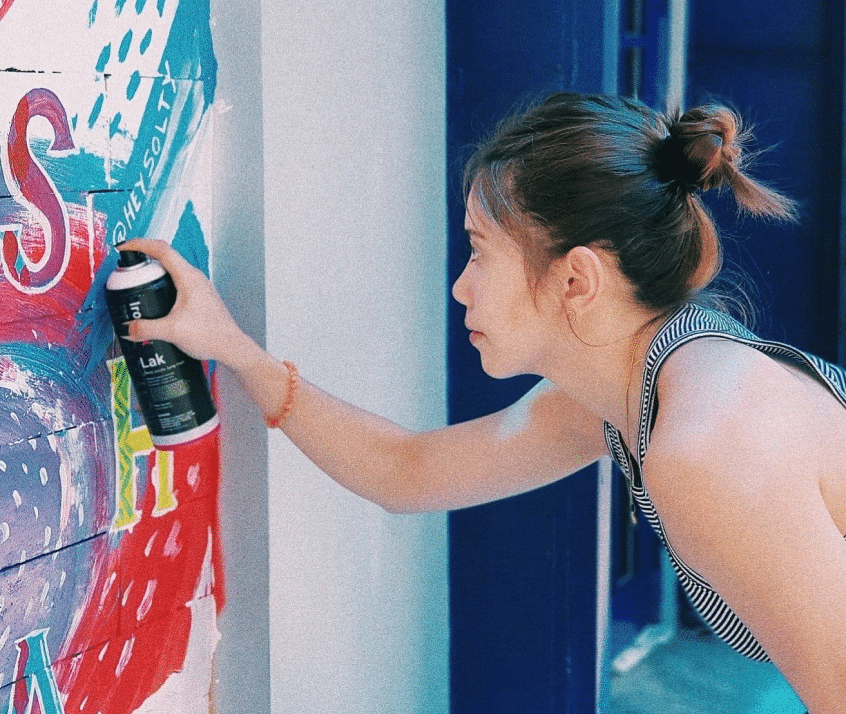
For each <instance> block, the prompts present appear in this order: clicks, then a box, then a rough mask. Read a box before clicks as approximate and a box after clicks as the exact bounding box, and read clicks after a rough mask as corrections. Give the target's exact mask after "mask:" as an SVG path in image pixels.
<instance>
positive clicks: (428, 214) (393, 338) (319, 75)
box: [261, 0, 448, 714]
mask: <svg viewBox="0 0 846 714" xmlns="http://www.w3.org/2000/svg"><path fill="white" fill-rule="evenodd" d="M261 15H262V77H263V87H264V113H263V127H264V129H263V131H264V167H265V173H264V206H265V245H266V255H265V261H266V270H265V276H266V286H267V293H266V305H267V344H268V346H269V347H270V349H271V351H272V352H273V353H274V354H276V355H278V356H279V357H280V358H289V359H292V360H294V361H295V362H296V363H297V364H298V365H299V367H300V369H301V371H302V373H303V376H304V377H305V378H307V379H310V380H312V381H314V382H316V383H317V384H319V385H320V386H321V387H323V388H325V389H327V390H328V391H330V392H332V393H334V394H336V395H338V396H340V397H342V398H345V399H347V400H349V401H352V402H353V403H355V404H357V405H359V406H362V407H364V408H366V409H369V410H371V411H374V412H376V413H379V414H382V415H384V416H387V417H388V418H391V419H393V420H395V421H397V422H399V423H400V424H402V425H404V426H407V427H412V428H424V427H436V426H439V425H442V424H443V423H444V421H445V404H444V392H445V376H444V370H445V367H444V353H445V345H444V340H445V337H444V313H445V305H444V301H445V295H446V289H447V287H446V284H445V267H444V266H445V242H446V231H445V208H444V205H445V196H444V176H445V171H446V168H445V159H444V145H445V138H444V19H443V7H442V3H441V2H438V1H437V0H435V1H433V0H425V1H422V2H421V1H420V0H383V1H381V2H376V1H375V0H353V1H347V2H342V3H338V2H336V1H335V0H292V1H291V2H286V3H284V4H280V3H277V2H274V1H273V0H267V1H265V2H263V3H262V6H261ZM269 454H270V457H269V460H270V469H269V477H270V484H269V519H270V525H269V527H270V563H271V570H270V602H271V613H270V632H271V682H272V708H271V711H272V712H274V713H275V712H309V713H310V714H320V713H322V712H326V713H329V712H332V713H333V714H334V712H350V713H357V712H368V713H370V712H386V713H388V712H403V713H409V712H427V713H428V712H445V711H447V706H448V703H447V692H446V688H447V678H448V674H447V626H446V622H447V590H446V520H445V517H444V516H443V515H431V516H429V515H427V516H395V515H389V514H387V513H385V512H383V511H382V510H381V509H379V508H378V507H377V506H374V505H372V504H370V503H367V502H364V501H362V500H361V499H359V498H357V497H356V496H353V495H351V494H349V493H347V492H345V491H343V490H342V489H341V488H339V487H337V486H336V485H335V484H334V483H332V482H331V481H329V479H327V477H325V476H324V475H322V474H321V473H319V472H318V471H317V470H316V469H314V468H313V467H312V466H311V465H310V464H309V463H307V462H306V461H305V460H304V459H303V457H302V456H300V455H299V454H298V453H297V452H296V451H295V450H294V449H293V448H292V447H291V446H290V445H289V444H288V443H287V442H286V441H285V439H284V437H282V436H281V435H276V434H274V435H272V436H271V441H270V451H269Z"/></svg>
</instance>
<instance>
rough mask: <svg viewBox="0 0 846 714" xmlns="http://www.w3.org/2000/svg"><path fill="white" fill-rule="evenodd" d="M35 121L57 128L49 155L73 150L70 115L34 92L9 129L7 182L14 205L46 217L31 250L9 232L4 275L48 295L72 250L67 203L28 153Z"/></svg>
mask: <svg viewBox="0 0 846 714" xmlns="http://www.w3.org/2000/svg"><path fill="white" fill-rule="evenodd" d="M35 117H43V118H44V119H46V120H47V121H48V122H50V126H52V127H53V133H54V139H53V143H52V145H51V147H50V150H51V151H67V150H70V149H73V148H74V143H73V137H72V136H71V130H70V125H69V123H68V117H67V113H66V112H65V108H64V106H62V103H61V101H60V100H59V98H58V97H57V96H56V95H55V94H54V93H53V92H51V91H50V90H49V89H33V90H30V91H29V92H28V93H27V94H26V96H25V97H23V98H22V99H21V100H20V102H19V103H18V106H17V109H16V110H15V114H14V116H13V117H12V126H11V127H10V128H9V138H8V152H9V153H8V155H9V169H10V171H11V174H12V175H11V177H9V178H11V179H12V181H13V182H15V183H16V184H17V188H18V191H19V192H20V195H19V196H16V197H15V199H16V200H17V201H18V202H19V203H21V204H22V205H24V206H26V207H30V208H32V209H34V210H35V211H37V212H38V213H40V214H42V215H43V217H44V219H45V223H44V224H43V225H42V226H41V231H40V232H41V238H40V240H38V241H30V243H31V245H29V246H28V248H29V249H28V250H27V249H25V248H24V244H23V241H22V236H20V235H16V234H15V233H14V232H13V231H10V230H7V231H6V232H5V235H4V236H3V269H4V272H5V273H6V276H7V278H8V279H10V280H12V281H13V282H15V283H16V284H17V287H18V288H19V289H21V290H23V291H24V292H44V291H46V290H48V289H49V288H50V287H52V286H53V285H55V284H56V283H57V282H58V281H59V280H60V279H61V278H62V275H63V274H64V272H65V269H66V268H67V264H68V259H69V257H70V248H71V233H70V226H69V225H68V216H67V212H66V210H65V206H64V203H63V202H62V199H61V197H60V196H59V194H58V191H57V190H56V187H55V185H54V184H53V182H52V181H51V180H50V177H49V176H47V174H46V173H45V172H44V170H43V169H42V167H41V166H40V165H39V163H38V161H36V159H35V157H34V156H33V155H32V152H31V151H30V149H29V142H28V140H27V129H28V127H29V123H30V122H31V121H32V120H33V119H34V118H35ZM21 263H23V265H21Z"/></svg>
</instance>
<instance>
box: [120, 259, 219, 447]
mask: <svg viewBox="0 0 846 714" xmlns="http://www.w3.org/2000/svg"><path fill="white" fill-rule="evenodd" d="M175 301H176V288H175V287H174V285H173V280H172V279H171V277H170V275H168V273H167V272H166V271H165V269H164V268H163V267H162V266H161V264H160V263H159V262H158V261H156V260H153V259H151V258H149V257H148V256H146V255H145V254H144V253H140V252H137V251H120V257H119V258H118V264H117V268H116V269H115V270H114V272H112V273H111V275H109V277H108V280H107V281H106V304H107V305H108V308H109V314H110V315H111V318H112V323H113V324H114V327H115V332H116V334H117V336H118V342H119V343H120V348H121V351H122V352H123V356H124V358H125V359H126V367H127V370H128V371H129V377H130V379H131V381H132V386H133V388H134V389H135V394H136V397H137V398H138V406H139V408H140V409H141V413H142V414H143V416H144V421H145V422H146V424H147V428H148V429H149V431H150V437H151V439H152V441H153V444H154V445H155V446H156V447H157V448H162V449H168V448H173V447H175V446H178V445H180V444H185V443H187V442H189V441H193V440H194V439H199V438H200V437H201V436H205V435H206V434H208V433H210V432H212V431H213V430H214V429H215V428H216V427H217V425H218V423H219V419H218V415H217V410H216V409H215V405H214V401H213V400H212V397H211V393H210V391H209V385H208V381H207V380H206V374H205V370H204V369H203V364H202V362H200V361H199V360H196V359H194V358H193V357H189V356H188V355H186V354H185V353H184V352H183V351H182V350H180V349H179V348H177V347H176V346H175V345H172V344H170V343H169V342H162V341H160V340H150V341H147V342H133V341H130V340H127V339H124V338H123V337H122V334H121V333H122V332H125V329H126V328H125V326H124V323H126V322H128V321H130V320H137V319H140V318H144V319H155V318H158V317H164V316H165V315H167V314H168V313H169V312H170V309H171V308H172V307H173V304H174V302H175Z"/></svg>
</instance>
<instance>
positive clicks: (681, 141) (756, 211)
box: [657, 104, 796, 220]
mask: <svg viewBox="0 0 846 714" xmlns="http://www.w3.org/2000/svg"><path fill="white" fill-rule="evenodd" d="M666 122H667V130H668V133H669V136H667V138H665V139H664V140H662V141H661V142H660V143H659V145H658V147H657V168H658V179H659V181H661V182H662V183H668V184H671V185H676V186H682V187H683V188H684V189H686V190H687V191H688V192H689V193H693V192H694V191H696V190H697V189H698V190H702V191H710V190H711V189H718V190H722V189H724V188H726V187H728V188H730V189H731V191H732V192H733V193H734V197H735V199H736V201H737V204H738V207H739V208H740V209H741V210H742V211H746V212H748V213H751V214H753V215H757V216H771V217H774V218H783V219H788V220H791V219H795V216H796V206H795V204H794V203H793V201H791V200H790V199H787V198H785V197H784V196H782V195H780V194H779V193H777V192H775V191H773V190H771V189H769V188H767V187H766V186H763V185H761V184H759V183H758V182H757V181H755V180H754V179H752V178H750V177H749V176H747V175H746V174H745V173H744V170H743V169H744V156H743V145H744V142H745V141H746V139H748V138H749V136H750V134H749V132H748V131H746V130H744V129H743V127H742V123H741V119H740V117H739V116H738V115H737V114H736V113H735V112H733V111H732V110H731V109H729V108H727V107H724V106H720V105H716V104H708V105H704V106H701V107H696V108H694V109H690V110H689V111H687V112H685V113H684V114H681V115H679V114H678V113H677V114H675V115H674V116H668V117H666Z"/></svg>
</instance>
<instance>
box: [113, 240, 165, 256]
mask: <svg viewBox="0 0 846 714" xmlns="http://www.w3.org/2000/svg"><path fill="white" fill-rule="evenodd" d="M115 248H117V249H118V250H120V251H135V252H137V253H144V254H145V255H149V256H150V257H151V258H155V259H156V260H159V261H160V260H161V259H162V258H164V257H166V255H167V254H168V252H170V251H171V250H172V249H171V247H170V245H169V244H168V243H166V242H165V241H163V240H157V239H153V238H130V239H129V240H125V241H121V242H120V243H116V244H115Z"/></svg>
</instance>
